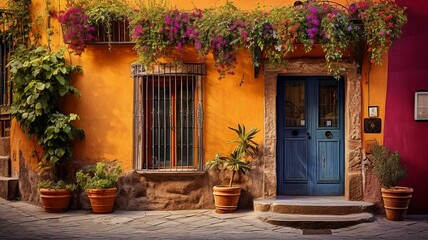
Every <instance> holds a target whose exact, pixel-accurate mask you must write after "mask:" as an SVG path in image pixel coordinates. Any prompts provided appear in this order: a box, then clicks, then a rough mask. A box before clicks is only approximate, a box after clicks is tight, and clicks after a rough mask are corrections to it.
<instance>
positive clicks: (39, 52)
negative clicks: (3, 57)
mask: <svg viewBox="0 0 428 240" xmlns="http://www.w3.org/2000/svg"><path fill="white" fill-rule="evenodd" d="M9 67H10V72H11V80H12V82H13V84H14V104H13V106H12V107H11V114H12V116H13V117H15V118H16V120H17V121H18V122H19V124H20V127H21V129H22V130H23V131H24V132H25V133H27V136H28V137H31V136H34V137H35V138H36V139H37V140H38V141H39V143H40V145H41V147H42V149H43V151H44V153H45V155H44V158H43V161H41V162H40V163H39V164H40V166H41V167H48V168H51V170H52V171H54V172H55V174H57V177H59V176H58V175H59V174H60V173H59V172H58V170H59V167H60V165H62V163H63V162H64V161H65V160H69V159H71V155H72V151H71V143H72V141H73V139H74V138H75V137H83V131H82V130H81V129H76V128H74V127H73V126H72V125H71V122H72V121H74V120H77V119H78V116H77V115H76V114H69V115H65V114H62V113H60V112H59V101H60V98H61V97H63V96H65V95H66V94H69V93H76V94H79V92H78V90H77V89H76V88H75V87H73V86H71V74H73V73H74V72H79V71H81V68H80V67H77V66H72V65H68V64H66V62H65V58H64V50H60V51H58V52H51V51H49V50H48V49H47V48H46V47H38V48H26V47H24V46H21V47H19V48H17V49H15V50H14V52H13V54H12V56H11V58H10V62H9Z"/></svg>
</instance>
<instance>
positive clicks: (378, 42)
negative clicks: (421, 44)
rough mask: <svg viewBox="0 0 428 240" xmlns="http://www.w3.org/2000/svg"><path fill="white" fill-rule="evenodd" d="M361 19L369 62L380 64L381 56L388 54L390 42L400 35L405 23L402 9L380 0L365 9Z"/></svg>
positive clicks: (387, 1) (389, 0)
mask: <svg viewBox="0 0 428 240" xmlns="http://www.w3.org/2000/svg"><path fill="white" fill-rule="evenodd" d="M363 17H364V18H363V22H364V30H365V31H364V33H365V37H366V41H367V46H368V52H369V54H370V61H371V62H372V63H375V64H381V62H382V55H383V54H384V53H386V52H388V50H389V47H390V46H391V44H392V41H393V40H395V39H397V38H398V37H399V36H400V35H401V29H402V27H403V25H404V24H405V23H406V22H407V17H406V15H405V14H404V8H401V7H399V6H398V5H397V4H396V3H395V1H392V0H382V1H380V2H379V3H376V4H373V5H372V6H371V7H369V8H367V9H366V10H365V11H364V12H363Z"/></svg>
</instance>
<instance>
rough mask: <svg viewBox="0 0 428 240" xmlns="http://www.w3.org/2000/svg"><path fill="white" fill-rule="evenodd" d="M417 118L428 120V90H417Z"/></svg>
mask: <svg viewBox="0 0 428 240" xmlns="http://www.w3.org/2000/svg"><path fill="white" fill-rule="evenodd" d="M415 120H416V121H428V91H417V92H415Z"/></svg>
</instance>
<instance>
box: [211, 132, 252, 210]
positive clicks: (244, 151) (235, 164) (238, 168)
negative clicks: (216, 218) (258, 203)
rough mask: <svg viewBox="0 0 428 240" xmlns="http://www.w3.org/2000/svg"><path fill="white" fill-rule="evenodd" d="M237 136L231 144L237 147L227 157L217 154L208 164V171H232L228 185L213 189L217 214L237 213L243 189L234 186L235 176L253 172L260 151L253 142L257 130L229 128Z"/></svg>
mask: <svg viewBox="0 0 428 240" xmlns="http://www.w3.org/2000/svg"><path fill="white" fill-rule="evenodd" d="M229 129H230V130H232V131H234V132H235V133H236V134H237V138H236V139H235V140H233V141H230V142H229V143H235V144H237V146H236V147H235V148H234V150H233V151H232V152H231V153H230V154H229V155H227V156H220V153H217V154H216V155H215V156H214V158H213V159H212V160H210V161H209V162H207V163H206V165H207V169H218V170H220V171H230V173H231V176H230V180H229V184H228V185H217V186H214V187H213V194H214V202H215V207H216V212H217V213H231V212H234V211H236V208H237V206H238V201H239V197H240V195H241V187H240V186H236V185H233V180H234V178H235V175H236V174H237V173H238V174H239V173H243V174H245V173H246V172H248V171H250V170H251V162H250V161H249V160H250V158H251V157H253V156H254V155H255V154H256V153H257V151H258V149H257V147H258V144H257V143H256V142H255V141H254V140H253V139H254V137H255V135H256V134H257V133H258V132H259V130H258V129H256V128H251V129H250V130H249V131H248V132H247V131H246V129H245V126H244V125H240V124H238V128H237V129H235V128H232V127H229Z"/></svg>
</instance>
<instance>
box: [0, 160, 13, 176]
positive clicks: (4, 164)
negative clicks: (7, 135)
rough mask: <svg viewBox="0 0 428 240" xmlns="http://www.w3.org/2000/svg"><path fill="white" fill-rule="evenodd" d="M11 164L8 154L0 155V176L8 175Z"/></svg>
mask: <svg viewBox="0 0 428 240" xmlns="http://www.w3.org/2000/svg"><path fill="white" fill-rule="evenodd" d="M11 164H12V163H11V160H10V157H9V156H0V177H10V174H11Z"/></svg>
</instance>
